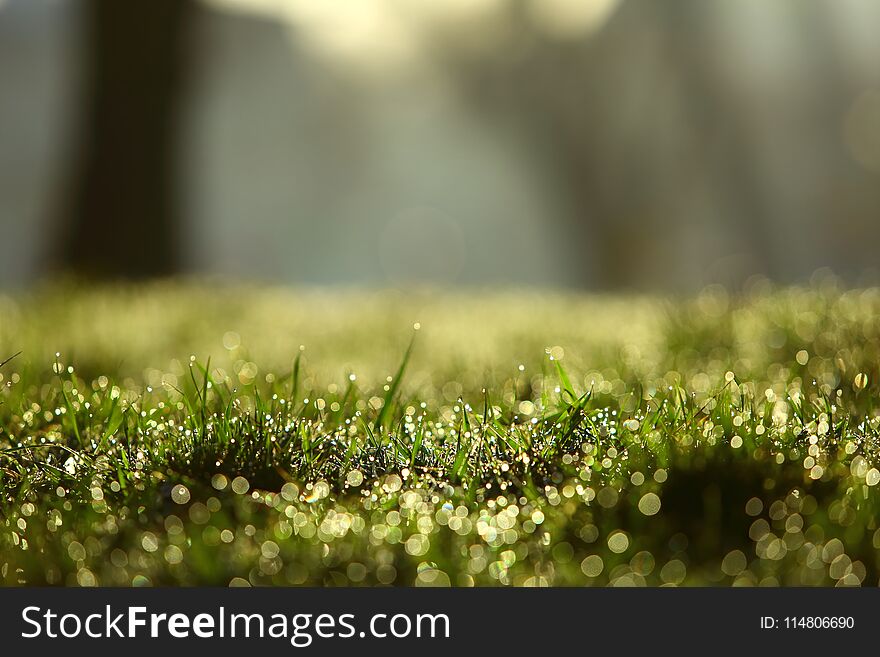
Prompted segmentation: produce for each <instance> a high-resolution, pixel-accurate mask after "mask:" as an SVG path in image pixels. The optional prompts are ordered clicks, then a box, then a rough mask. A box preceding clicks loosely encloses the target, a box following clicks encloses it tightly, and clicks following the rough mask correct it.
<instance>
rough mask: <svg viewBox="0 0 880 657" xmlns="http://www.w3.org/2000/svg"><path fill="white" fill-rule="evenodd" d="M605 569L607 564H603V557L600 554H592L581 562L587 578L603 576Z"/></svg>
mask: <svg viewBox="0 0 880 657" xmlns="http://www.w3.org/2000/svg"><path fill="white" fill-rule="evenodd" d="M604 568H605V564H604V563H603V562H602V557H600V556H599V555H598V554H591V555H590V556H588V557H587V558H586V559H584V560H583V561H581V571H583V573H584V575H586V576H587V577H598V576H599V575H601V574H602V570H603V569H604Z"/></svg>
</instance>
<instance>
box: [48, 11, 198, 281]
mask: <svg viewBox="0 0 880 657" xmlns="http://www.w3.org/2000/svg"><path fill="white" fill-rule="evenodd" d="M192 9H193V3H192V1H191V0H126V1H125V2H122V1H120V0H86V1H85V2H84V3H83V9H82V11H83V18H84V21H85V38H84V46H83V52H84V60H85V61H84V74H85V80H84V84H83V91H82V109H81V112H82V115H81V117H80V126H79V130H78V139H79V142H78V143H77V144H75V146H76V148H77V153H76V161H75V162H74V171H73V180H72V181H71V184H72V189H71V190H70V194H71V196H70V199H69V203H68V204H67V205H66V206H65V208H64V216H63V218H62V221H63V223H62V225H63V229H62V230H60V231H59V232H58V242H57V243H56V253H55V256H56V264H57V266H58V267H59V268H61V269H62V270H63V271H67V272H72V273H75V274H78V275H83V276H107V277H125V278H146V277H152V276H163V275H168V274H172V273H174V272H176V271H178V270H179V269H180V264H181V260H180V253H179V247H178V235H177V234H178V230H179V217H178V212H177V204H176V201H177V198H176V197H177V193H176V191H177V190H176V181H177V160H178V158H177V156H176V148H175V146H176V141H177V139H176V132H177V130H176V128H177V123H178V122H177V115H178V111H177V110H178V105H179V101H180V97H181V90H182V82H183V79H184V75H185V71H186V68H187V67H186V63H187V59H188V57H187V41H188V39H187V34H188V27H189V23H190V22H191V15H192Z"/></svg>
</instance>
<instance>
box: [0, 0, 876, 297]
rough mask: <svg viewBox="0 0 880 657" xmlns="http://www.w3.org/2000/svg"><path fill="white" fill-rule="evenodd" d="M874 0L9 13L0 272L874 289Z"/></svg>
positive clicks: (561, 1)
mask: <svg viewBox="0 0 880 657" xmlns="http://www.w3.org/2000/svg"><path fill="white" fill-rule="evenodd" d="M878 177H880V3H878V2H874V1H873V0H834V1H833V2H832V1H831V0H827V1H819V0H776V1H773V2H767V1H766V0H737V1H736V2H725V1H711V0H666V1H663V2H661V1H654V0H430V1H426V0H333V1H332V2H331V1H328V0H201V1H197V0H124V1H123V0H0V288H2V287H6V288H16V287H21V286H23V285H27V284H30V283H32V282H34V281H37V280H39V279H41V278H43V277H45V276H51V275H56V274H58V273H60V272H74V273H76V274H80V275H85V276H96V277H102V278H107V277H127V278H145V277H154V276H166V275H174V274H178V273H180V274H197V275H200V274H207V275H212V274H217V275H221V276H225V277H230V278H243V279H248V280H261V281H272V282H282V283H297V284H300V283H301V284H337V283H343V284H366V285H410V284H419V283H431V284H439V285H453V284H464V285H498V284H500V285H530V286H539V287H543V286H548V287H549V286H566V287H572V288H584V289H591V290H610V289H629V290H661V291H691V290H695V289H699V288H701V287H702V286H704V285H707V284H710V283H722V284H725V285H730V286H734V287H735V286H738V285H741V284H742V283H743V282H744V281H746V280H748V279H749V277H750V276H753V275H756V274H757V275H764V276H768V277H770V278H772V279H774V280H777V281H780V282H783V283H790V282H802V281H806V280H808V279H809V277H810V276H811V274H812V273H813V272H814V271H816V270H817V269H818V268H822V267H829V268H831V269H832V270H834V271H835V272H837V273H839V274H840V275H842V276H843V277H844V279H845V280H847V281H848V282H849V283H851V284H867V283H874V282H876V281H877V278H876V277H877V271H878V270H877V263H878V258H877V249H878V245H880V184H878V183H880V180H878Z"/></svg>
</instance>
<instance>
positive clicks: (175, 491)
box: [171, 484, 190, 504]
mask: <svg viewBox="0 0 880 657" xmlns="http://www.w3.org/2000/svg"><path fill="white" fill-rule="evenodd" d="M189 498H190V494H189V489H188V488H187V487H186V486H184V485H183V484H177V485H176V486H175V487H174V488H172V489H171V499H172V500H174V501H175V502H176V503H177V504H186V503H187V502H189Z"/></svg>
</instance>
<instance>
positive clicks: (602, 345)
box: [0, 283, 880, 586]
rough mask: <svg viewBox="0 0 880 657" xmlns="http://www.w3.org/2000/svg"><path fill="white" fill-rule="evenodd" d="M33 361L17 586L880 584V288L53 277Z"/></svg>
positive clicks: (17, 498) (6, 311)
mask: <svg viewBox="0 0 880 657" xmlns="http://www.w3.org/2000/svg"><path fill="white" fill-rule="evenodd" d="M415 326H417V327H418V328H417V329H416V328H414V327H415ZM18 352H20V353H18ZM16 353H18V355H17V356H16V357H14V358H11V359H10V360H8V361H6V362H3V364H2V366H0V377H2V378H0V385H2V389H0V581H2V582H3V583H5V584H7V585H16V584H26V585H38V584H56V585H73V586H76V585H94V584H99V585H123V586H130V585H136V586H140V585H177V584H181V585H198V584H215V585H218V584H219V585H227V584H232V585H244V584H252V585H273V584H275V585H290V584H294V585H301V584H303V585H368V586H372V585H389V584H391V585H448V584H451V585H455V586H472V585H476V586H486V585H512V586H521V585H578V586H579V585H608V584H612V585H649V586H654V585H662V584H667V585H734V584H735V585H835V584H842V585H859V584H866V585H876V584H877V583H878V578H880V558H878V557H880V532H878V528H877V524H876V520H875V518H876V516H877V513H878V510H880V497H878V495H880V493H878V488H880V470H878V468H880V463H878V446H880V438H878V433H880V406H878V403H877V402H878V392H880V387H878V381H880V369H878V368H880V291H878V290H841V289H838V288H837V287H835V286H834V285H833V284H825V285H824V287H816V288H812V289H772V288H771V287H770V286H769V285H767V284H757V285H755V286H753V288H752V289H751V290H750V291H749V292H747V293H745V294H743V295H741V296H739V297H731V296H729V295H728V294H727V293H725V292H724V291H723V290H720V289H709V290H707V291H706V292H704V293H703V294H701V295H699V296H698V297H696V298H692V299H682V300H676V301H669V300H661V299H655V298H648V297H598V296H592V297H584V296H577V295H572V294H549V293H545V292H541V291H524V292H515V291H511V292H506V293H489V292H480V291H473V292H469V293H461V294H444V293H434V292H430V291H412V292H369V291H364V290H348V291H332V292H331V291H315V290H305V291H290V290H286V289H281V288H269V287H245V286H221V285H215V286H209V285H207V284H198V283H163V284H153V285H150V286H143V287H135V286H121V287H103V288H98V289H79V288H76V287H72V286H63V285H56V286H52V287H47V288H45V289H41V290H38V291H34V292H31V293H29V294H21V295H18V296H14V297H0V362H2V361H5V360H6V359H7V358H8V357H11V356H12V355H13V354H16ZM56 354H57V355H56Z"/></svg>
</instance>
